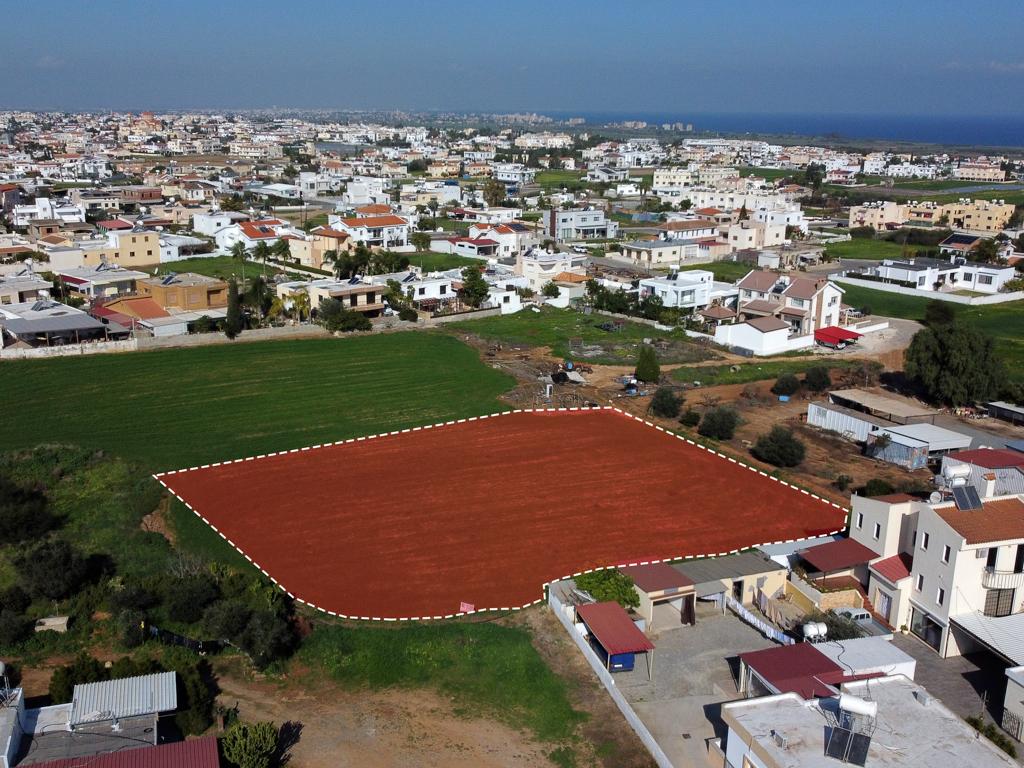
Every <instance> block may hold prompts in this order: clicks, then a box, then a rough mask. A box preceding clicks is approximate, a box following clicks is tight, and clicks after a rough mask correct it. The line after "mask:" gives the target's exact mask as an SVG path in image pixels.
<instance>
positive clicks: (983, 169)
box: [953, 163, 1006, 182]
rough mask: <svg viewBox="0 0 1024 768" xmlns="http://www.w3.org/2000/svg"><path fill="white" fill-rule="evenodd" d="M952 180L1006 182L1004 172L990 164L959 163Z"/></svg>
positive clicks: (997, 166) (995, 165)
mask: <svg viewBox="0 0 1024 768" xmlns="http://www.w3.org/2000/svg"><path fill="white" fill-rule="evenodd" d="M953 178H954V179H961V180H963V181H982V182H999V181H1006V171H1004V170H1003V169H1002V168H1000V167H999V165H997V164H992V163H960V164H959V165H958V166H957V167H956V170H954V171H953Z"/></svg>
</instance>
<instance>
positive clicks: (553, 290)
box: [540, 280, 562, 299]
mask: <svg viewBox="0 0 1024 768" xmlns="http://www.w3.org/2000/svg"><path fill="white" fill-rule="evenodd" d="M561 293H562V292H561V291H560V290H559V289H558V286H557V285H555V284H554V283H553V282H552V281H551V280H548V281H547V282H546V283H544V287H543V288H541V289H540V295H541V296H547V297H548V298H549V299H557V298H558V297H559V295H560V294H561Z"/></svg>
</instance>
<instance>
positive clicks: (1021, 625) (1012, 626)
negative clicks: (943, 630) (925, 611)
mask: <svg viewBox="0 0 1024 768" xmlns="http://www.w3.org/2000/svg"><path fill="white" fill-rule="evenodd" d="M949 620H950V621H951V622H952V623H953V624H956V625H957V626H958V627H961V628H962V629H964V630H966V631H967V632H969V633H971V634H972V635H974V637H976V638H977V639H978V640H980V641H981V642H982V643H984V644H985V645H987V646H988V647H989V648H991V649H992V650H993V651H995V652H996V653H998V654H1000V655H1001V656H1004V657H1006V658H1007V659H1009V660H1010V661H1011V662H1013V663H1014V664H1024V613H1011V614H1010V615H1009V616H998V617H997V616H985V615H984V614H983V613H982V612H981V611H974V612H973V613H963V614H960V615H959V616H951V617H950V618H949Z"/></svg>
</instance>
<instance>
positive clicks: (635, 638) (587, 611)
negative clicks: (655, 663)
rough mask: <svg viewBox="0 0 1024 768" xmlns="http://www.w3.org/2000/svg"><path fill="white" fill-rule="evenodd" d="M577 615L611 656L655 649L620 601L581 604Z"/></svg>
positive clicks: (577, 607)
mask: <svg viewBox="0 0 1024 768" xmlns="http://www.w3.org/2000/svg"><path fill="white" fill-rule="evenodd" d="M576 615H577V616H579V618H580V619H581V620H582V621H583V623H584V624H586V625H587V628H588V629H589V630H590V633H591V634H592V635H593V636H594V639H596V640H597V642H599V643H600V644H601V647H602V648H604V649H605V651H607V652H608V654H609V655H611V656H614V655H615V654H617V653H643V652H645V651H653V650H654V644H653V643H652V642H651V641H650V640H648V639H647V637H646V635H644V633H643V632H641V631H640V630H639V629H637V627H636V624H634V623H633V620H632V619H631V618H629V614H628V613H626V611H625V609H624V608H623V607H622V606H621V605H619V604H618V603H611V602H609V603H589V604H587V605H579V606H576Z"/></svg>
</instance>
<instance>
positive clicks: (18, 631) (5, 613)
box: [0, 608, 33, 648]
mask: <svg viewBox="0 0 1024 768" xmlns="http://www.w3.org/2000/svg"><path fill="white" fill-rule="evenodd" d="M32 626H33V622H32V620H31V619H26V618H25V617H24V616H22V615H21V613H20V612H15V611H12V610H11V609H9V608H4V609H2V610H0V648H10V647H12V646H15V645H17V644H18V643H20V642H21V641H22V640H24V639H25V638H27V637H28V636H29V635H30V634H32Z"/></svg>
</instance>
